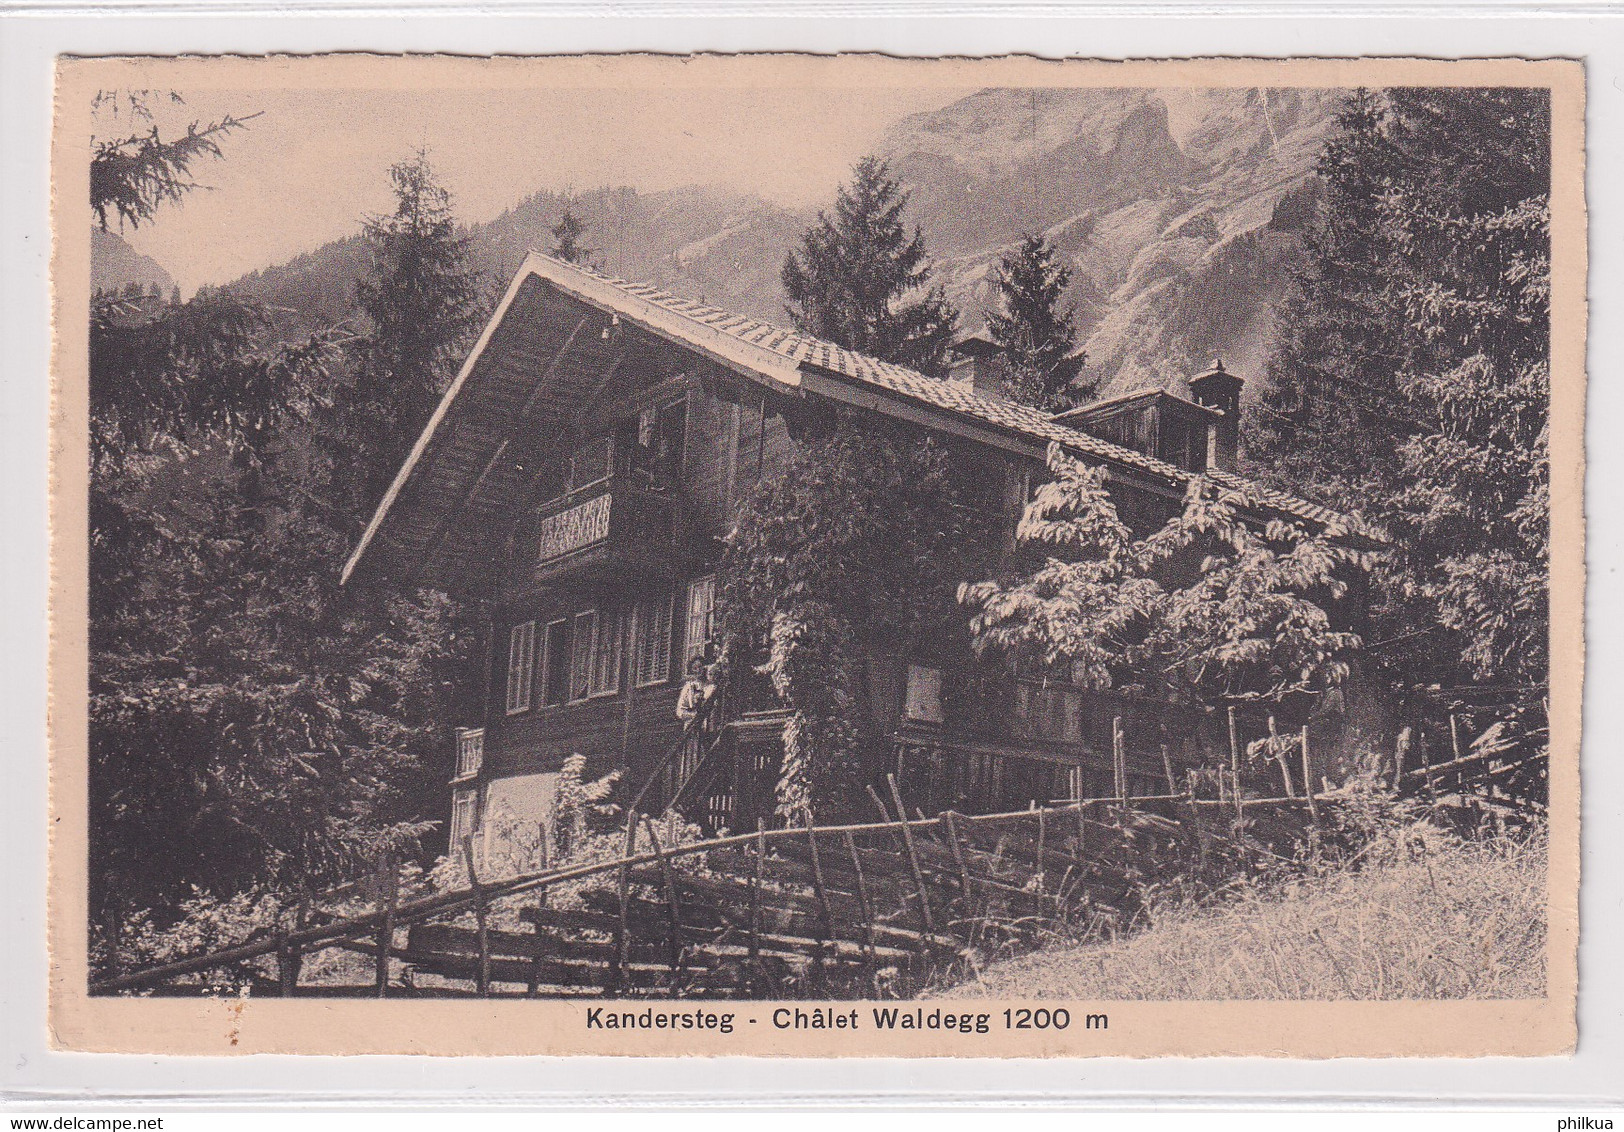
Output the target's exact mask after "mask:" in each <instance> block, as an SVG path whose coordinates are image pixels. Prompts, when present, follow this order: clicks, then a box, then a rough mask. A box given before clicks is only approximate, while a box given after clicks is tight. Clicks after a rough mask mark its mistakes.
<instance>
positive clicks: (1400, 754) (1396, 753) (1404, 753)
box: [1393, 727, 1410, 791]
mask: <svg viewBox="0 0 1624 1132" xmlns="http://www.w3.org/2000/svg"><path fill="white" fill-rule="evenodd" d="M1409 754H1410V729H1409V728H1408V727H1404V728H1400V729H1399V733H1398V742H1397V743H1396V744H1395V745H1394V747H1393V789H1394V790H1395V791H1402V790H1403V789H1404V764H1405V763H1406V762H1408V761H1409Z"/></svg>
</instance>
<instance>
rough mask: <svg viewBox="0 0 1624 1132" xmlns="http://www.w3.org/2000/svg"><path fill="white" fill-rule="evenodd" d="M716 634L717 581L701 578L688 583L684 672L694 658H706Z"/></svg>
mask: <svg viewBox="0 0 1624 1132" xmlns="http://www.w3.org/2000/svg"><path fill="white" fill-rule="evenodd" d="M715 632H716V579H715V577H709V578H699V579H696V580H695V581H692V582H689V583H688V619H687V623H686V624H685V625H684V632H683V637H682V639H683V642H684V644H683V650H682V670H683V671H684V672H687V671H688V662H689V661H690V660H692V659H693V658H694V657H696V656H697V657H699V658H700V659H704V658H705V652H706V650H707V649H709V648H710V644H711V641H712V640H713V639H714V637H715Z"/></svg>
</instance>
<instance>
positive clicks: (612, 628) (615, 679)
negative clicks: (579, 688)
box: [591, 611, 624, 696]
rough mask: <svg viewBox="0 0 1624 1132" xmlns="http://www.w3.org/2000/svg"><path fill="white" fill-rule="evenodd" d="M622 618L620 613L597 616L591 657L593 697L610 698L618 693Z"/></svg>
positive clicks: (604, 613)
mask: <svg viewBox="0 0 1624 1132" xmlns="http://www.w3.org/2000/svg"><path fill="white" fill-rule="evenodd" d="M623 620H624V618H622V616H621V615H620V613H619V612H618V611H617V612H614V613H610V612H607V611H605V612H603V613H600V614H599V615H598V637H597V646H596V647H595V648H594V649H593V655H592V689H591V694H592V695H594V696H612V695H614V694H615V693H616V692H618V691H620V648H621V643H620V637H621V629H622V622H623Z"/></svg>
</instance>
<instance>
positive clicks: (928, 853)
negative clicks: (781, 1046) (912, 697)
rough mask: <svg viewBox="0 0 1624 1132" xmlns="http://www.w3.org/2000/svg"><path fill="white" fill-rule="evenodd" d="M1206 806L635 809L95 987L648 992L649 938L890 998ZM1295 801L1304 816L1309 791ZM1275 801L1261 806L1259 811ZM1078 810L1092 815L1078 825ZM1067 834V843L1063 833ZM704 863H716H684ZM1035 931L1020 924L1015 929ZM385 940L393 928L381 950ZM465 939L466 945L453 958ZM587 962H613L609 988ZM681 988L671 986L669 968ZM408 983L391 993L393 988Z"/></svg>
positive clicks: (1122, 910)
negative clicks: (791, 820) (359, 972)
mask: <svg viewBox="0 0 1624 1132" xmlns="http://www.w3.org/2000/svg"><path fill="white" fill-rule="evenodd" d="M893 797H895V795H893ZM1204 801H1205V800H1202V799H1194V798H1190V797H1187V796H1184V795H1165V796H1159V797H1154V798H1140V799H1135V800H1134V801H1133V804H1132V806H1131V807H1124V806H1123V805H1122V804H1121V802H1120V800H1119V799H1114V798H1101V799H1087V800H1082V801H1071V802H1066V803H1063V804H1061V805H1058V806H1053V807H1047V808H1044V809H1028V810H1018V811H1010V812H1007V813H1002V814H986V815H974V816H970V815H963V814H955V813H952V812H948V813H944V814H941V815H937V816H935V817H928V818H925V817H917V818H912V819H903V818H898V817H894V816H892V815H891V814H890V813H889V812H887V813H886V817H885V820H881V821H874V822H863V823H853V824H846V825H828V826H813V827H800V828H788V829H763V830H757V831H754V832H750V833H743V834H736V835H732V836H728V837H719V838H712V839H710V840H707V841H702V842H697V843H693V844H689V845H680V846H663V845H661V844H659V842H658V839H657V835H651V836H649V837H648V839H647V841H648V844H649V846H650V847H649V849H648V850H647V851H641V852H639V851H637V842H636V838H635V823H636V818H635V815H629V820H628V830H627V838H626V851H625V853H624V854H623V855H622V856H620V857H619V858H617V859H615V860H610V861H598V862H592V863H589V864H582V865H576V866H571V867H566V868H556V869H549V870H546V871H542V872H537V873H532V874H528V875H521V876H516V877H509V878H505V879H500V880H478V881H476V882H475V883H474V884H472V885H470V887H468V888H464V889H459V890H456V891H452V892H446V893H440V894H436V895H434V896H429V897H422V898H419V899H416V900H410V901H398V902H397V901H393V900H391V901H389V902H388V904H387V905H386V906H381V907H380V908H379V909H377V910H375V911H372V912H368V913H364V914H362V915H358V916H352V917H348V918H345V919H342V920H338V921H334V922H331V923H326V924H317V925H312V926H309V927H305V928H302V929H299V930H294V931H286V932H282V933H280V934H277V935H273V936H269V937H266V938H261V939H257V940H252V941H245V942H244V943H243V944H241V945H238V946H235V947H229V948H225V949H222V950H218V951H212V952H209V953H207V954H202V955H196V956H192V957H189V958H187V959H184V960H179V961H175V962H170V963H165V964H161V965H159V966H155V967H151V968H147V969H145V970H141V971H134V972H130V973H127V974H124V975H120V976H118V977H115V978H109V979H105V980H102V981H100V982H97V983H95V984H93V985H92V986H91V988H90V990H91V993H93V994H114V993H120V992H126V991H133V990H140V989H146V988H154V987H160V986H163V985H164V984H166V983H170V982H172V981H173V980H176V979H182V978H185V977H186V976H189V975H194V974H197V973H199V972H203V971H207V970H211V969H221V968H231V967H233V966H235V965H237V964H240V963H243V962H246V961H249V960H253V959H256V958H260V957H263V956H273V955H274V956H276V957H278V960H279V963H281V964H284V965H286V968H285V969H288V970H291V973H292V982H291V985H288V984H289V981H288V979H287V978H284V979H283V990H284V992H286V991H288V990H292V991H294V993H301V994H302V993H313V994H321V993H328V991H329V990H330V988H319V987H308V986H302V985H299V984H298V982H297V976H298V971H299V970H300V969H301V967H302V966H303V965H304V960H305V958H306V957H307V956H308V955H309V954H311V953H312V952H315V951H320V950H324V949H327V948H334V947H337V948H342V949H345V950H350V951H359V952H361V953H363V954H368V955H370V956H372V957H373V958H374V959H375V960H377V962H378V965H379V969H380V970H382V969H384V965H385V961H386V960H394V961H397V962H399V963H404V964H409V965H411V967H412V968H413V969H414V970H415V971H416V972H423V973H430V974H436V975H438V976H440V977H444V978H448V979H465V980H466V981H469V982H472V983H474V984H475V987H476V989H477V990H479V991H480V992H481V993H493V991H492V985H493V984H495V983H506V982H513V981H516V982H518V983H520V984H523V985H525V986H526V987H527V988H528V987H530V986H536V987H538V988H539V987H540V986H542V985H547V986H575V987H580V986H588V985H596V986H598V987H600V988H607V987H608V986H610V985H611V984H615V985H617V986H618V989H617V993H632V992H638V993H648V992H649V991H650V990H651V989H653V988H655V987H656V986H657V985H660V984H659V981H658V980H653V981H651V978H650V971H648V970H646V969H644V968H645V967H647V966H648V964H646V963H643V962H642V958H641V957H643V956H645V955H647V954H649V953H650V952H649V949H650V947H651V946H653V947H655V948H656V949H657V950H658V951H659V952H660V954H661V956H662V958H661V961H660V963H659V964H658V965H659V966H661V967H662V968H663V969H664V970H665V971H666V972H667V974H668V975H676V974H680V973H681V972H688V974H689V975H693V974H694V973H695V972H700V973H703V972H707V971H708V972H712V973H713V974H714V973H715V972H716V971H718V970H724V969H726V970H730V969H731V967H730V964H731V965H732V966H737V965H739V964H740V963H742V965H743V966H745V967H750V968H752V970H751V971H749V972H747V973H746V975H738V973H737V972H734V974H735V975H736V976H738V978H740V979H742V983H743V984H748V985H750V986H754V987H758V988H759V987H760V986H761V985H762V984H763V983H773V982H782V981H783V980H784V979H785V978H786V977H787V976H785V975H784V973H783V970H782V968H783V967H784V965H785V964H786V963H788V964H789V966H791V967H794V966H796V963H793V962H790V960H791V959H792V958H794V957H800V958H802V959H804V958H805V957H806V956H807V955H808V954H811V955H813V956H815V957H817V958H816V961H815V966H816V967H817V968H818V970H819V972H820V974H819V981H820V982H821V983H823V984H825V985H833V984H834V983H838V982H840V981H841V979H840V978H837V977H836V971H837V969H844V968H846V967H850V966H851V965H852V964H856V965H857V966H858V967H860V968H861V969H862V974H863V978H862V979H861V980H859V981H861V982H863V983H864V985H865V986H867V987H868V988H869V989H870V990H872V980H873V977H874V976H875V975H876V973H877V972H878V971H879V970H880V969H882V968H887V967H890V968H897V967H898V964H899V963H900V968H901V972H902V973H901V974H900V975H895V976H894V977H897V978H903V979H904V980H906V979H909V978H913V977H916V976H917V974H918V971H919V967H920V964H921V962H922V961H924V960H925V959H929V958H932V957H935V958H938V959H940V958H942V957H943V956H946V957H948V958H952V957H956V956H958V955H959V954H960V953H961V952H962V951H963V949H964V948H965V947H967V946H969V945H970V944H971V943H972V936H973V937H974V940H975V941H979V942H981V943H985V942H986V941H987V940H988V939H989V938H990V937H1000V938H1002V939H1003V942H1004V943H1006V944H1007V943H1008V942H1009V939H1010V938H1011V937H1025V936H1027V935H1030V934H1031V933H1032V932H1033V931H1036V930H1038V928H1039V925H1041V926H1042V929H1043V930H1045V931H1054V930H1060V929H1061V928H1063V927H1064V926H1065V925H1066V924H1068V923H1070V922H1072V921H1073V920H1075V919H1076V918H1077V916H1078V915H1079V913H1081V912H1083V910H1084V909H1085V908H1086V909H1087V910H1088V913H1089V914H1090V915H1100V914H1103V915H1106V916H1108V917H1120V916H1122V915H1124V914H1131V908H1129V907H1127V906H1128V905H1132V904H1133V903H1134V901H1135V900H1136V896H1135V885H1136V883H1137V881H1138V879H1139V878H1142V877H1148V876H1151V875H1154V874H1155V873H1157V872H1159V871H1163V870H1165V869H1167V868H1169V867H1171V866H1172V863H1173V862H1172V860H1171V859H1168V860H1164V861H1161V862H1160V863H1158V862H1156V861H1155V860H1154V858H1155V856H1156V854H1157V853H1158V852H1162V853H1165V852H1166V851H1167V850H1168V848H1169V846H1168V845H1164V844H1162V839H1163V838H1164V837H1171V838H1172V840H1173V841H1189V842H1190V843H1191V844H1195V843H1196V841H1197V840H1198V839H1195V838H1193V836H1191V835H1188V834H1175V832H1172V831H1177V830H1178V822H1177V821H1176V820H1173V819H1170V818H1169V817H1165V816H1162V815H1160V814H1158V813H1156V812H1155V811H1157V810H1164V811H1167V812H1168V813H1169V814H1171V813H1175V812H1177V808H1178V807H1183V810H1182V812H1183V813H1184V814H1185V815H1187V816H1188V815H1192V814H1202V813H1207V812H1212V813H1214V814H1217V815H1218V818H1217V820H1218V822H1219V824H1228V823H1229V822H1230V818H1229V816H1228V811H1227V809H1223V808H1221V807H1219V806H1218V804H1217V803H1207V804H1206V805H1203V802H1204ZM1277 801H1279V802H1286V801H1287V800H1284V799H1281V800H1277ZM1289 804H1290V807H1291V808H1300V806H1301V805H1302V801H1301V800H1300V799H1293V800H1290V803H1289ZM1272 805H1273V801H1271V800H1250V801H1249V808H1250V810H1251V811H1252V812H1253V813H1254V816H1261V815H1262V814H1263V813H1264V812H1265V811H1267V810H1268V809H1269V808H1270V807H1271V806H1272ZM881 808H882V810H883V809H884V807H883V805H882V807H881ZM1220 810H1221V811H1222V812H1221V813H1220ZM1066 814H1071V815H1074V816H1073V818H1072V819H1071V820H1065V819H1064V818H1063V817H1062V815H1066ZM1187 820H1200V819H1199V818H1197V819H1188V817H1187ZM1297 824H1299V823H1297V822H1295V821H1290V820H1288V821H1286V822H1285V823H1284V825H1283V827H1282V829H1284V830H1287V832H1288V834H1289V828H1288V827H1295V826H1296V825H1297ZM647 828H649V829H650V830H652V824H651V823H650V824H648V825H647ZM1068 828H1069V829H1070V830H1071V831H1072V832H1071V833H1070V834H1069V835H1068V834H1063V833H1053V832H1048V831H1050V830H1062V829H1068ZM1147 831H1150V832H1147ZM1281 832H1282V831H1281V830H1275V831H1272V832H1271V833H1270V835H1269V837H1270V838H1274V837H1277V836H1279V835H1280V833H1281ZM1130 834H1131V836H1130ZM1252 835H1253V836H1256V835H1257V831H1256V830H1254V831H1252ZM1210 836H1211V835H1210V834H1209V837H1210ZM1040 841H1041V842H1043V844H1039V842H1040ZM1129 842H1134V843H1135V844H1134V849H1133V853H1132V856H1134V858H1135V859H1134V862H1133V864H1132V865H1131V867H1128V866H1125V865H1124V864H1123V860H1125V858H1122V859H1119V858H1120V857H1121V849H1122V846H1123V845H1124V844H1126V843H1129ZM701 857H702V858H704V860H702V861H695V858H701ZM690 861H692V862H694V863H695V864H696V865H697V866H698V867H697V868H683V867H682V865H683V864H684V863H686V862H690ZM820 875H821V877H822V879H821V881H820V879H819V877H820ZM740 877H743V878H747V879H746V880H740V879H738V878H740ZM595 878H603V879H604V880H606V881H607V882H608V883H607V884H606V885H604V886H601V887H598V886H590V885H589V886H588V887H587V889H586V890H585V891H584V893H583V895H582V899H583V901H584V903H585V907H584V908H580V909H575V908H558V907H552V906H537V907H533V908H526V909H524V912H523V915H524V917H525V919H526V921H527V922H529V923H531V924H532V925H533V926H534V927H535V929H536V934H535V935H534V936H524V937H523V938H524V939H525V940H527V941H529V942H527V943H526V944H525V945H524V947H523V948H521V949H520V950H519V952H517V953H516V952H515V951H514V950H513V948H514V946H515V944H514V941H513V940H511V939H510V938H508V937H509V936H511V935H512V934H513V933H504V932H500V931H497V930H495V929H491V928H489V927H488V926H487V921H488V917H489V915H490V909H491V906H492V905H493V904H494V903H495V902H497V901H500V900H506V899H512V898H515V897H519V896H523V895H525V894H527V893H532V892H545V891H546V890H548V889H550V888H556V887H557V886H560V885H563V884H565V883H570V882H581V881H590V880H593V879H595ZM1050 879H1056V880H1057V881H1058V883H1054V884H1051V883H1049V881H1050ZM464 913H473V914H474V918H475V924H474V926H473V927H472V928H457V927H455V926H454V925H448V924H445V923H444V922H443V921H447V920H450V919H452V918H455V917H458V916H461V915H463V914H464ZM434 921H441V922H440V923H435V922H434ZM939 921H940V922H939ZM1017 923H1018V924H1020V925H1021V926H1020V927H1019V928H1018V929H1016V928H1011V927H1008V925H1009V924H1017ZM998 924H1003V925H1005V926H1004V927H1002V928H998V927H996V925H998ZM972 925H973V931H972V930H971V928H972ZM989 925H992V926H989ZM429 927H433V928H434V929H435V932H428V931H427V929H428V928H429ZM397 929H404V930H407V931H408V935H409V942H408V944H407V946H406V947H404V948H400V947H398V946H397V943H396V934H395V933H396V930H397ZM583 932H584V933H587V935H586V936H583V935H582V933H583ZM436 933H438V934H436ZM459 933H461V934H459ZM592 935H598V936H602V937H603V938H602V939H593V938H589V937H590V936H592ZM369 936H371V937H375V939H374V940H373V941H371V942H367V941H366V937H369ZM481 941H483V942H481ZM451 943H459V944H460V945H462V950H461V951H458V950H456V949H452V950H446V947H447V946H448V945H449V944H451ZM583 949H584V950H583ZM673 956H676V957H677V958H673ZM741 957H742V958H741ZM735 961H737V962H735ZM583 964H584V965H585V967H586V968H590V969H591V970H596V971H597V972H598V978H597V981H596V982H594V981H593V980H592V978H591V977H589V976H590V975H591V971H590V970H585V969H582V966H583ZM764 972H769V973H764ZM849 975H850V972H849V971H847V972H846V976H849ZM521 976H522V977H521ZM718 977H719V976H718ZM843 977H844V976H843ZM583 980H584V981H583ZM846 981H847V982H850V979H849V978H847V979H846ZM665 985H667V988H668V989H669V980H668V981H667V983H666V984H665ZM396 989H397V988H395V987H392V986H391V987H389V988H388V991H387V993H396ZM712 989H714V988H712ZM735 989H736V988H735ZM848 989H850V988H848ZM272 993H274V992H272ZM334 993H336V992H334ZM374 993H376V992H374Z"/></svg>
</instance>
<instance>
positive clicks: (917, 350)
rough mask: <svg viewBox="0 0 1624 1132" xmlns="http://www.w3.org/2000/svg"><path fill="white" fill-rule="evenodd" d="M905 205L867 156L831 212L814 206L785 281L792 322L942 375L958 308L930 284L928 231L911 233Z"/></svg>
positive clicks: (904, 197) (882, 170)
mask: <svg viewBox="0 0 1624 1132" xmlns="http://www.w3.org/2000/svg"><path fill="white" fill-rule="evenodd" d="M907 204H908V194H907V193H905V192H903V191H902V189H901V187H900V186H899V185H898V184H897V182H896V181H895V180H894V179H893V178H892V177H891V176H890V173H889V171H888V170H887V168H886V165H885V163H884V162H883V161H880V160H878V159H877V158H873V157H865V158H863V159H862V160H861V161H859V162H858V163H857V165H856V167H855V168H854V169H853V170H852V180H851V183H850V184H849V185H843V186H841V188H840V191H839V192H838V193H837V194H836V197H835V209H834V215H833V216H830V215H829V214H828V213H826V212H819V213H818V222H817V223H816V224H815V225H813V226H812V227H811V228H809V229H808V230H807V231H806V232H805V233H804V234H803V235H802V237H801V246H800V248H799V249H798V250H797V251H792V252H790V254H789V256H788V257H787V258H786V259H785V261H784V269H783V272H782V274H781V279H782V281H783V284H784V292H785V294H786V295H787V296H788V297H789V308H788V309H789V314H790V317H791V319H792V320H793V321H794V323H795V326H796V328H797V329H799V330H801V331H803V332H805V333H807V334H810V335H813V336H814V337H818V338H826V339H828V340H829V341H831V342H835V343H838V344H839V345H841V346H845V347H846V348H847V349H850V350H857V351H859V352H861V353H865V354H871V355H873V356H874V357H877V358H881V359H883V360H885V361H889V362H895V363H897V364H898V365H904V366H909V367H911V368H913V369H916V370H919V371H920V372H921V373H927V374H930V375H932V376H938V377H939V376H941V375H942V374H944V373H945V372H946V370H947V361H948V348H949V347H950V346H951V345H952V341H953V335H954V331H955V329H956V328H957V324H958V315H957V312H955V311H954V310H953V308H952V306H951V305H950V304H949V303H948V301H947V297H946V294H945V293H944V292H943V290H942V288H941V287H940V286H932V285H931V284H930V262H929V259H928V257H927V256H926V254H925V239H924V235H923V233H922V232H921V231H920V230H919V229H918V228H917V227H916V228H915V229H914V231H913V234H912V235H911V236H910V235H909V234H908V231H907V228H906V227H905V226H904V224H903V221H902V212H903V209H904V208H906V207H907Z"/></svg>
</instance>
